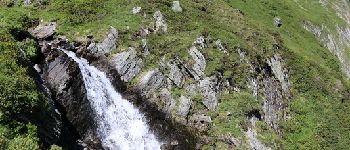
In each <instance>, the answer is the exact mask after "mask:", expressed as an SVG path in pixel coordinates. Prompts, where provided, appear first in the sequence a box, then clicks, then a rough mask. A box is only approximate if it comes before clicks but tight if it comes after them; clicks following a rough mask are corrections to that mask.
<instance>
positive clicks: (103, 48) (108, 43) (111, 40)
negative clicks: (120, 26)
mask: <svg viewBox="0 0 350 150" xmlns="http://www.w3.org/2000/svg"><path fill="white" fill-rule="evenodd" d="M117 40H118V32H117V30H116V29H115V28H113V27H111V29H110V31H109V33H108V34H107V37H106V38H105V39H104V40H103V41H102V42H101V43H95V42H92V43H91V44H90V45H89V46H88V47H87V50H88V51H89V53H90V55H92V56H94V57H99V56H101V55H105V54H108V53H110V52H111V51H112V50H113V49H115V48H116V47H117Z"/></svg>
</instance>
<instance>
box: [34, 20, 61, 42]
mask: <svg viewBox="0 0 350 150" xmlns="http://www.w3.org/2000/svg"><path fill="white" fill-rule="evenodd" d="M29 32H30V33H31V34H32V36H34V37H35V38H37V39H46V38H48V37H50V36H52V35H53V34H54V33H55V32H56V22H49V23H47V24H40V25H39V26H37V27H36V28H34V29H33V30H29Z"/></svg>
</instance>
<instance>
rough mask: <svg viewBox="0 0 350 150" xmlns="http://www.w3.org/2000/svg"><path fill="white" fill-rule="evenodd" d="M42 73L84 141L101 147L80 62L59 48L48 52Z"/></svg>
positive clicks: (97, 147) (64, 112) (94, 146)
mask: <svg viewBox="0 0 350 150" xmlns="http://www.w3.org/2000/svg"><path fill="white" fill-rule="evenodd" d="M45 62H46V63H45V66H44V69H43V72H44V73H43V77H44V80H45V82H46V83H47V84H48V87H49V88H50V89H51V91H52V94H53V97H55V100H56V102H57V103H58V104H59V105H61V106H62V108H63V110H61V111H63V114H65V116H66V117H67V119H68V121H69V122H70V123H71V124H73V125H74V127H75V128H76V130H77V131H78V133H79V135H80V137H81V138H82V140H83V142H84V143H87V144H88V146H89V147H91V148H94V149H100V148H101V145H100V141H99V140H98V138H97V134H96V131H95V129H96V124H95V123H94V122H93V121H91V120H94V119H93V118H94V112H93V110H92V108H91V106H90V103H89V101H88V99H87V97H86V89H85V85H84V81H83V79H82V75H81V73H80V69H79V66H78V64H76V63H75V62H74V61H73V60H72V59H71V58H69V57H68V56H67V55H65V54H64V53H63V52H60V51H58V50H52V51H51V53H50V54H48V55H46V60H45Z"/></svg>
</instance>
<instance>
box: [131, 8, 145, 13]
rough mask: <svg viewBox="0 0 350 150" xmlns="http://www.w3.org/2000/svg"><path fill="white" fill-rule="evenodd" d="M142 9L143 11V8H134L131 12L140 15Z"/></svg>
mask: <svg viewBox="0 0 350 150" xmlns="http://www.w3.org/2000/svg"><path fill="white" fill-rule="evenodd" d="M141 9H142V8H141V7H133V8H132V11H131V12H132V13H133V14H138V13H140V12H141Z"/></svg>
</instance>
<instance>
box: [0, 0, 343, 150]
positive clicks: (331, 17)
mask: <svg viewBox="0 0 350 150" xmlns="http://www.w3.org/2000/svg"><path fill="white" fill-rule="evenodd" d="M0 4H1V2H0ZM3 5H4V4H3ZM6 5H8V4H6ZM171 5H172V1H167V0H147V1H144V0H135V1H132V2H130V1H128V0H69V1H67V0H52V1H51V2H49V3H47V5H40V6H36V5H35V4H33V5H30V6H21V4H18V3H17V4H15V5H14V6H11V7H7V6H5V5H4V6H1V10H0V18H1V22H0V26H1V27H2V28H3V29H2V30H1V33H2V35H4V37H9V38H0V39H1V42H2V45H9V44H8V43H11V44H12V45H16V44H17V43H15V42H14V41H15V39H13V38H12V35H13V34H12V35H11V34H10V32H9V31H12V30H13V29H23V28H25V27H24V26H25V25H21V23H23V22H25V21H22V22H21V23H18V22H14V21H12V20H14V18H19V19H26V18H25V17H24V18H23V16H28V19H29V18H30V19H39V20H43V21H44V22H48V21H57V22H58V34H63V35H67V36H68V37H69V38H70V39H72V40H77V41H79V40H82V39H83V38H84V37H85V36H87V35H91V34H92V35H94V36H95V37H96V39H97V40H99V39H101V38H102V36H103V35H104V33H105V32H106V31H107V30H108V29H109V26H113V27H115V28H117V29H118V30H119V33H120V36H121V40H120V41H119V47H118V48H117V49H116V50H114V51H113V53H116V52H119V51H123V50H124V49H126V48H127V47H129V46H133V47H139V45H140V39H138V38H137V37H136V36H134V33H135V32H137V31H139V29H140V28H141V27H146V26H153V25H152V23H153V13H154V12H155V11H157V10H160V11H161V12H162V14H163V15H164V17H165V19H166V21H167V23H168V26H169V27H168V33H166V34H152V35H149V36H148V39H147V40H148V46H149V49H150V53H151V54H150V56H149V57H148V59H147V60H145V66H146V68H144V70H143V71H146V70H147V68H152V67H154V66H158V65H159V64H158V63H156V62H158V61H159V60H160V58H161V57H163V56H164V57H165V58H172V57H174V56H179V57H180V58H181V59H183V60H188V59H189V57H190V56H188V54H187V49H188V48H189V47H190V46H191V44H192V43H193V41H194V40H195V39H196V38H197V37H198V36H199V35H207V36H209V37H210V38H212V41H216V40H217V39H220V40H221V41H222V42H223V44H224V45H225V47H226V49H227V51H228V53H230V55H225V54H222V53H220V52H219V51H217V50H216V49H214V48H209V49H206V50H205V51H204V52H203V53H204V55H206V56H207V58H208V59H207V68H206V70H205V74H206V75H207V76H210V75H213V74H215V73H216V72H223V74H224V78H232V79H233V81H234V85H235V86H236V87H239V88H240V89H241V90H242V91H243V92H242V93H231V94H222V95H221V102H220V103H219V106H218V109H217V111H215V112H210V113H211V116H212V117H213V118H214V119H213V120H214V123H215V124H216V126H215V127H214V128H213V129H211V130H210V132H211V133H208V134H209V135H211V136H219V135H220V134H221V133H227V132H229V133H231V134H232V135H234V136H235V137H238V138H239V139H241V140H244V139H245V137H244V135H243V131H244V130H245V129H246V127H245V126H246V124H247V119H246V114H245V112H246V111H247V110H252V109H258V110H261V100H258V101H256V100H255V99H254V97H253V96H252V94H250V93H251V91H250V90H249V89H248V88H247V83H246V82H247V81H246V76H247V75H248V72H249V71H248V69H247V66H246V65H247V64H242V63H241V62H240V57H239V53H238V52H237V49H242V50H244V51H245V52H246V53H247V58H248V59H249V60H250V61H251V62H252V63H253V64H261V63H264V62H265V60H266V59H268V58H270V57H271V56H272V55H273V54H274V53H279V54H281V55H282V58H283V60H284V64H283V65H284V66H285V67H286V68H287V69H288V73H289V78H290V82H291V91H292V92H291V93H292V98H291V99H290V100H289V101H288V104H287V112H288V118H286V119H285V121H284V122H283V123H282V125H281V133H276V132H274V131H272V129H271V128H270V127H268V126H266V125H265V124H264V123H263V122H262V121H260V122H259V125H258V132H259V135H260V139H261V141H263V142H264V143H265V144H266V145H268V146H271V147H275V148H277V147H283V148H284V149H349V145H350V141H349V140H348V139H350V130H349V127H350V117H348V116H347V114H349V113H350V109H349V104H350V101H349V92H350V83H349V81H348V79H346V78H345V76H344V75H343V74H342V72H341V70H340V64H339V61H338V60H337V58H336V57H335V56H334V55H333V54H332V53H331V52H330V51H329V50H327V49H326V48H325V47H323V46H322V45H321V44H320V43H319V41H318V40H317V39H316V38H314V36H313V35H312V33H309V32H307V31H306V30H304V29H303V27H302V26H303V22H304V21H311V22H313V23H315V24H317V25H322V24H324V25H326V26H328V27H329V29H330V31H331V32H336V28H335V26H334V24H335V23H337V24H339V25H341V26H346V23H345V22H344V21H343V20H341V19H340V18H339V17H338V16H337V15H336V13H335V11H334V10H333V9H332V8H326V7H324V6H322V5H321V4H320V3H319V2H318V0H304V1H302V0H286V1H280V0H215V1H208V0H194V1H192V0H186V1H181V6H182V7H183V10H184V11H183V12H182V13H176V12H173V11H172V10H171ZM135 6H141V7H142V12H143V13H144V14H145V15H144V14H139V15H134V14H132V13H131V10H132V8H133V7H135ZM275 17H279V18H281V19H282V21H283V22H282V23H283V25H282V27H281V28H277V27H275V26H274V24H273V19H274V18H275ZM17 20H18V19H17ZM8 39H11V40H8ZM3 41H4V42H3ZM6 41H10V42H6ZM28 43H29V44H30V42H27V43H26V44H25V45H28ZM275 46H278V47H279V48H278V49H276V47H275ZM1 48H2V47H1ZM3 49H4V50H3V52H7V51H9V52H11V53H13V54H12V55H14V56H17V55H19V52H18V51H17V52H16V49H18V48H9V47H4V48H3ZM27 49H28V50H29V51H27V53H28V54H29V56H30V55H31V53H32V52H31V51H30V48H27ZM12 55H11V56H12ZM5 56H6V57H7V54H6V55H5ZM9 56H10V55H9ZM33 56H35V55H33ZM2 62H5V61H1V63H2ZM13 65H15V66H16V67H18V66H20V65H19V64H16V63H15V64H13ZM5 66H8V65H5ZM2 68H8V67H2ZM13 72H16V71H14V70H10V73H13ZM1 73H6V71H5V70H1ZM27 76H28V75H26V77H27ZM23 78H24V77H23ZM135 80H137V79H135ZM3 81H10V80H3ZM136 82H137V81H133V82H131V83H130V84H131V85H130V86H132V84H133V83H136ZM21 83H23V82H21ZM9 84H10V85H15V84H14V83H5V82H4V83H3V82H1V86H3V85H9ZM14 88H17V87H14ZM24 88H28V89H31V88H29V87H24ZM2 92H3V91H2ZM173 92H174V93H175V94H176V93H183V92H184V91H181V89H178V91H173ZM1 95H7V96H8V94H6V93H1ZM178 95H180V94H178ZM34 97H35V98H36V97H37V95H34ZM35 98H34V99H35ZM12 99H13V98H11V97H6V98H4V100H3V99H1V103H3V101H4V102H5V101H9V100H12ZM198 99H200V98H198ZM25 100H26V101H29V100H31V98H25ZM10 105H11V106H13V107H16V108H17V106H15V104H10ZM194 107H198V108H202V107H203V106H202V105H201V103H200V100H198V103H196V105H195V106H194ZM30 109H31V108H30ZM226 112H232V114H233V115H232V117H231V118H229V119H227V118H223V119H221V118H220V117H221V116H220V114H225V113H226ZM0 143H1V137H0ZM220 144H221V143H220V142H218V143H217V145H218V147H219V148H220ZM276 145H277V146H276ZM243 148H244V146H243Z"/></svg>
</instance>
